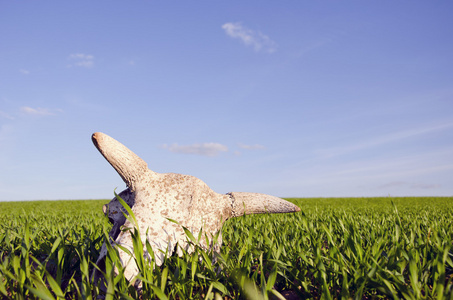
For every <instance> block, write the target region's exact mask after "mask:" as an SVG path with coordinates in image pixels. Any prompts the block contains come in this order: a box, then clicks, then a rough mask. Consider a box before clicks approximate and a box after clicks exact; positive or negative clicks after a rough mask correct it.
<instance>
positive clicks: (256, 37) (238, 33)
mask: <svg viewBox="0 0 453 300" xmlns="http://www.w3.org/2000/svg"><path fill="white" fill-rule="evenodd" d="M222 29H223V30H225V33H226V34H227V35H228V36H230V37H232V38H234V39H239V40H241V41H242V42H243V43H244V44H245V45H246V46H252V47H253V49H254V50H255V51H261V50H263V51H266V52H268V53H272V52H275V51H276V49H277V44H276V43H275V42H274V41H273V40H271V39H270V38H269V37H268V36H267V35H264V34H262V33H261V32H259V31H254V30H251V29H249V28H247V27H245V26H243V25H242V24H241V23H240V22H237V23H225V24H223V25H222Z"/></svg>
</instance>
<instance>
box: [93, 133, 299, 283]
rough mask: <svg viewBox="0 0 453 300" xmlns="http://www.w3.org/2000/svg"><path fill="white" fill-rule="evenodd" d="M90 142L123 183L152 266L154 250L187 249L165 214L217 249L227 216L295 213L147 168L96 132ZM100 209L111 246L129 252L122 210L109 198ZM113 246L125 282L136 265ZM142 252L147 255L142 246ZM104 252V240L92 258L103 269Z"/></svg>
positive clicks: (272, 201) (265, 199) (287, 206)
mask: <svg viewBox="0 0 453 300" xmlns="http://www.w3.org/2000/svg"><path fill="white" fill-rule="evenodd" d="M92 140H93V143H94V145H95V146H96V148H97V149H98V150H99V152H101V154H102V155H103V156H104V157H105V159H106V160H107V161H108V162H109V163H110V164H111V165H112V167H113V168H114V169H115V170H116V171H117V172H118V174H119V175H120V176H121V178H122V179H123V180H124V182H125V183H126V185H127V189H125V190H124V191H122V192H121V193H120V194H119V196H120V197H121V198H122V199H123V200H124V201H125V202H126V203H127V204H128V205H129V206H130V207H131V209H132V212H133V213H134V215H135V217H136V219H137V223H138V228H139V230H140V234H141V236H140V237H141V239H142V242H143V243H145V240H146V239H147V240H148V241H149V243H150V244H151V246H152V248H153V252H154V256H155V262H156V264H157V265H161V264H162V262H163V259H164V254H163V253H162V252H161V251H159V250H162V251H163V252H164V253H165V252H166V251H168V252H167V253H168V255H169V256H170V255H171V254H172V253H173V251H174V249H175V246H176V245H177V244H178V245H179V246H180V247H182V248H183V249H186V250H187V251H189V252H190V251H191V248H190V247H189V246H190V245H189V243H188V241H187V237H186V235H185V233H184V230H183V228H181V226H180V225H178V224H175V223H173V222H171V221H169V220H168V219H167V218H169V219H172V220H176V221H178V222H179V224H181V225H182V226H184V227H186V228H187V229H189V230H190V231H191V232H192V233H193V234H194V236H197V235H198V233H199V232H200V230H202V233H203V235H204V234H206V235H207V236H208V239H209V243H210V245H207V244H206V239H205V238H202V239H201V241H200V243H201V246H202V247H205V248H208V247H214V250H216V251H219V250H220V246H221V244H222V237H221V235H219V236H218V239H217V243H216V244H213V243H212V241H213V237H214V236H215V235H216V233H218V232H219V231H220V229H221V227H222V224H223V222H224V221H226V220H228V219H229V218H232V217H238V216H242V215H244V214H260V213H289V212H297V211H300V208H299V207H297V206H296V205H294V204H292V203H290V202H288V201H285V200H283V199H280V198H277V197H274V196H269V195H264V194H258V193H238V192H233V193H228V194H226V195H221V194H218V193H216V192H214V191H212V190H211V189H210V188H209V187H208V186H207V185H206V184H205V183H204V182H203V181H201V180H200V179H198V178H196V177H193V176H189V175H181V174H175V173H165V174H160V173H156V172H153V171H151V170H150V169H148V166H147V164H146V163H145V162H144V161H143V160H142V159H141V158H140V157H138V156H137V155H136V154H134V153H133V152H132V151H130V150H129V149H128V148H126V147H125V146H124V145H123V144H121V143H119V142H118V141H116V140H114V139H113V138H111V137H109V136H108V135H106V134H103V133H100V132H96V133H94V134H93V136H92ZM103 211H104V214H106V215H108V217H109V219H110V221H111V222H112V223H113V227H112V230H111V231H110V233H109V236H110V239H111V240H110V242H111V244H113V245H114V244H117V245H121V246H123V247H125V248H127V249H130V250H131V252H132V253H133V251H132V249H133V245H132V238H131V233H130V231H129V230H126V231H122V230H121V226H123V225H124V226H125V227H127V228H130V227H133V224H131V222H130V221H129V220H128V219H126V217H125V216H124V215H123V212H126V210H125V209H124V208H123V207H122V205H121V203H120V202H119V201H118V200H117V198H116V197H115V198H113V199H112V200H111V201H110V203H109V204H108V205H104V207H103ZM146 233H148V234H147V235H146ZM118 250H119V257H120V260H121V263H122V265H123V266H124V268H125V273H124V274H125V276H126V278H127V279H128V280H132V279H133V278H134V277H135V276H136V275H137V274H138V272H139V271H138V269H137V265H136V264H135V261H134V259H133V258H131V257H130V256H129V255H128V254H127V253H126V252H125V251H122V250H121V249H118ZM144 253H145V254H146V255H147V252H146V249H144ZM177 253H178V255H182V251H181V248H179V247H178V248H177ZM106 255H107V247H106V245H105V243H104V245H103V246H102V248H101V253H100V256H99V258H98V260H97V262H96V264H97V265H98V266H99V268H100V269H104V267H105V266H104V263H105V261H104V260H105V257H106ZM99 277H100V272H99V271H97V270H95V271H94V272H93V279H94V281H95V282H96V281H97V280H98V279H99Z"/></svg>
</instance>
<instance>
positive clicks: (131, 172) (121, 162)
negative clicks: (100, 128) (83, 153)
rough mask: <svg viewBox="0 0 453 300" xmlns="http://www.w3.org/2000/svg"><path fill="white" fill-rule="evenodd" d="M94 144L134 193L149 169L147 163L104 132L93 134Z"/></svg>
mask: <svg viewBox="0 0 453 300" xmlns="http://www.w3.org/2000/svg"><path fill="white" fill-rule="evenodd" d="M91 139H92V140H93V144H94V145H95V146H96V148H97V149H98V150H99V152H101V154H102V156H104V158H105V159H106V160H107V161H108V162H109V163H110V164H111V165H112V167H113V168H114V169H115V170H116V171H117V172H118V174H119V175H120V176H121V178H122V179H123V181H124V182H125V183H126V185H127V186H128V187H129V188H130V189H131V190H132V191H134V185H135V183H136V182H137V181H138V179H139V178H140V177H141V176H142V175H143V174H144V173H146V172H151V171H150V170H149V169H148V165H147V164H146V162H145V161H144V160H143V159H141V158H140V157H138V156H137V155H136V154H135V153H134V152H132V151H131V150H129V149H128V148H127V147H126V146H124V145H123V144H121V143H120V142H118V141H117V140H115V139H113V138H111V137H109V136H108V135H106V134H104V133H102V132H96V133H93V136H92V137H91Z"/></svg>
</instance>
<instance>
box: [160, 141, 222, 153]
mask: <svg viewBox="0 0 453 300" xmlns="http://www.w3.org/2000/svg"><path fill="white" fill-rule="evenodd" d="M162 148H164V149H167V150H169V151H171V152H174V153H185V154H196V155H202V156H216V155H218V154H219V153H220V152H227V151H228V147H227V146H225V145H222V144H219V143H203V144H192V145H178V144H173V145H166V144H165V145H162Z"/></svg>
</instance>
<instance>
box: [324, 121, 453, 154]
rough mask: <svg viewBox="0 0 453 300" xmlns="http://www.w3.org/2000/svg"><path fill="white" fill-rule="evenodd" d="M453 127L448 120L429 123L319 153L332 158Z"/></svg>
mask: <svg viewBox="0 0 453 300" xmlns="http://www.w3.org/2000/svg"><path fill="white" fill-rule="evenodd" d="M452 127H453V123H451V122H447V123H443V124H436V125H428V126H425V127H420V128H415V129H408V130H402V131H397V132H394V133H389V134H386V135H382V136H379V137H375V138H373V139H368V140H364V141H361V142H359V143H356V144H351V145H348V146H345V147H334V148H330V149H323V150H319V151H318V153H319V154H321V155H322V156H324V157H327V158H331V157H335V156H338V155H344V154H348V153H352V152H355V151H360V150H363V149H368V148H374V147H378V146H381V145H385V144H389V143H393V142H398V141H400V140H403V139H407V138H412V137H416V136H419V135H424V134H428V133H431V132H435V131H441V130H445V129H449V128H452Z"/></svg>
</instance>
